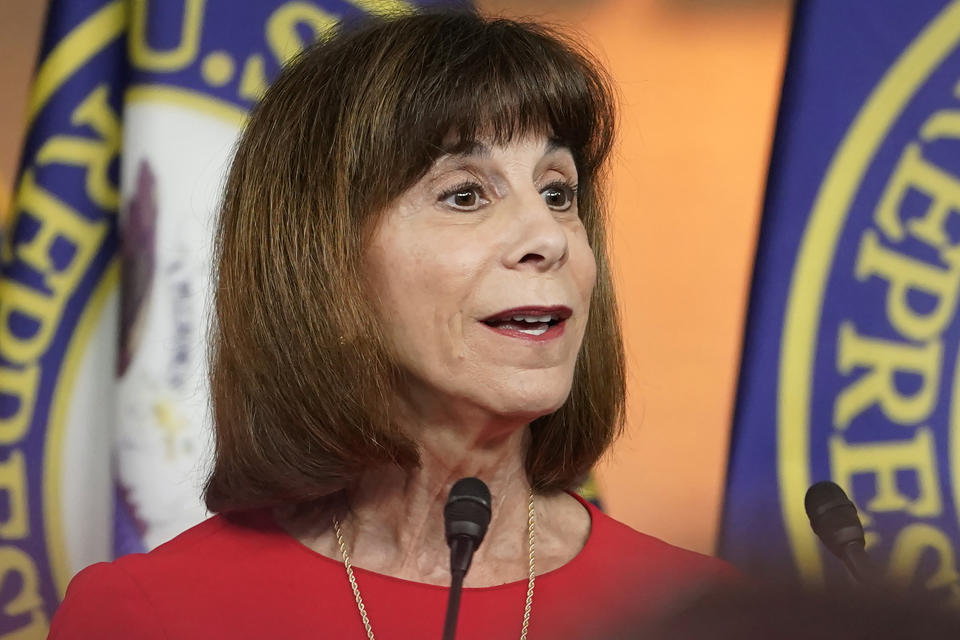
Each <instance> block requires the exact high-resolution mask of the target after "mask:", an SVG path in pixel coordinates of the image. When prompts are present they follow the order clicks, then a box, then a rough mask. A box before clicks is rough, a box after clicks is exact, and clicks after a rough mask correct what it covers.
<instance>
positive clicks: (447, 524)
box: [443, 478, 491, 546]
mask: <svg viewBox="0 0 960 640" xmlns="http://www.w3.org/2000/svg"><path fill="white" fill-rule="evenodd" d="M490 504H491V499H490V489H488V488H487V485H486V484H484V482H483V481H482V480H480V479H479V478H461V479H460V480H457V481H456V482H455V483H454V485H453V487H452V488H451V489H450V495H449V496H448V497H447V504H446V506H445V507H444V509H443V522H444V529H445V530H446V534H447V542H448V543H449V542H450V541H451V539H452V538H454V537H456V536H469V537H470V538H472V539H473V540H474V545H475V546H479V545H480V542H481V541H482V540H483V537H484V536H485V535H486V534H487V527H488V526H489V525H490Z"/></svg>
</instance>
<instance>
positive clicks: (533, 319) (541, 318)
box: [511, 315, 553, 324]
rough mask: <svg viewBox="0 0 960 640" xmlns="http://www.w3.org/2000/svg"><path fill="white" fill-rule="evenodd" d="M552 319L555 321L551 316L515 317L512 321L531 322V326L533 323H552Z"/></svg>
mask: <svg viewBox="0 0 960 640" xmlns="http://www.w3.org/2000/svg"><path fill="white" fill-rule="evenodd" d="M552 319H553V316H550V315H546V316H513V318H511V320H515V321H517V322H529V323H531V324H532V323H537V322H550V321H551V320H552Z"/></svg>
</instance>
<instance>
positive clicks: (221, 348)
mask: <svg viewBox="0 0 960 640" xmlns="http://www.w3.org/2000/svg"><path fill="white" fill-rule="evenodd" d="M613 136H614V124H613V107H612V102H611V96H610V89H609V87H608V83H607V80H606V78H605V76H604V75H603V74H602V73H601V72H600V71H599V70H598V67H597V66H596V65H595V64H594V63H593V62H591V61H590V58H589V57H588V56H587V55H586V54H585V53H584V52H583V51H582V50H581V49H579V48H578V47H576V46H574V45H572V44H570V43H566V42H564V41H563V40H561V39H560V38H559V37H558V36H556V35H554V34H552V33H550V32H549V31H547V30H545V29H543V28H541V27H537V26H534V25H530V24H520V23H515V22H511V21H505V20H487V19H485V18H482V17H479V16H477V15H475V14H472V13H456V14H449V13H448V14H423V15H414V16H407V17H400V18H394V19H391V20H386V21H379V22H375V23H369V24H365V25H361V26H360V27H358V28H352V29H346V30H343V31H341V32H340V33H338V34H337V35H335V36H333V37H331V38H329V39H327V40H324V41H323V42H321V43H319V44H317V45H316V46H315V47H313V48H312V49H310V50H309V51H307V52H305V53H304V54H303V55H301V56H300V57H299V58H298V59H297V60H296V61H295V62H294V63H293V64H291V65H290V66H289V67H288V68H287V69H286V70H285V71H284V72H283V74H282V75H281V77H280V78H279V80H278V81H277V82H276V83H275V84H274V85H273V86H272V87H271V88H270V90H269V91H268V92H267V94H266V95H265V96H264V98H263V100H262V102H261V103H260V105H259V106H258V107H257V109H256V110H255V112H254V113H253V115H252V117H251V120H250V122H249V124H248V126H247V128H246V131H245V133H244V134H243V137H242V139H241V141H240V143H239V145H238V149H237V154H236V158H235V160H234V163H233V166H232V169H231V172H230V176H229V179H228V182H227V186H226V193H225V199H224V204H223V209H222V213H221V218H220V223H219V230H218V251H217V259H218V262H217V264H218V271H217V278H218V280H217V294H216V302H215V318H214V327H213V329H214V330H213V332H212V340H213V342H212V344H213V347H212V351H211V390H212V397H213V406H214V422H215V430H216V459H215V464H214V468H213V471H212V474H211V476H210V479H209V482H208V484H207V487H206V500H207V505H208V507H209V508H210V510H211V511H213V512H216V513H218V514H219V515H217V516H215V517H213V518H211V519H210V520H208V521H207V522H205V523H203V524H201V525H199V526H197V527H195V528H194V529H192V530H190V531H188V532H186V533H184V534H183V535H181V536H179V537H178V538H176V539H175V540H173V541H172V542H170V543H168V544H166V545H164V546H162V547H160V548H159V549H157V550H155V551H154V552H152V553H149V554H146V555H139V556H128V557H125V558H122V559H120V560H118V561H116V562H114V563H110V564H100V565H95V566H94V567H91V568H89V569H87V570H85V571H84V572H82V573H81V574H79V575H78V576H77V578H75V580H74V581H73V583H72V585H71V587H70V589H69V590H68V593H67V597H66V600H65V602H64V603H63V605H62V607H61V609H60V611H59V612H58V615H57V617H56V619H55V620H54V624H53V632H52V637H54V638H66V637H97V638H110V637H121V636H122V637H124V638H168V639H172V638H193V637H230V638H266V637H276V638H317V637H330V638H362V637H368V638H373V637H374V636H375V635H379V636H380V637H382V638H430V637H437V638H438V637H440V632H441V628H442V621H443V614H444V609H445V603H446V596H447V589H446V585H447V584H448V583H449V580H450V575H449V569H448V566H449V565H448V559H449V552H448V550H447V547H446V543H445V540H444V535H443V524H442V523H443V518H442V509H443V505H444V502H445V500H446V497H447V493H448V491H449V489H450V486H451V484H452V483H453V482H454V481H456V480H457V479H459V478H461V477H464V476H477V477H479V478H481V479H482V480H484V481H485V482H486V483H487V485H488V486H489V487H490V491H491V492H492V494H493V518H492V520H491V523H490V527H489V531H488V532H487V535H486V539H485V540H484V542H483V544H482V545H481V546H480V548H479V550H478V552H477V553H476V555H475V557H474V560H473V564H472V568H471V570H470V572H469V574H468V575H467V578H466V582H465V586H466V589H465V593H464V596H463V603H462V608H461V612H460V624H459V634H458V637H459V638H464V639H466V638H510V637H517V636H520V637H530V638H563V637H591V636H592V635H594V633H595V630H596V628H597V626H598V625H600V624H602V623H603V622H604V621H606V620H607V619H610V618H616V617H617V616H618V615H619V614H621V613H627V612H629V613H631V614H635V613H636V611H637V610H638V609H646V608H650V607H652V606H653V604H654V603H655V602H657V601H662V600H664V599H666V598H668V597H671V596H673V595H675V594H676V590H677V588H678V587H679V586H681V585H687V586H689V585H690V584H692V583H694V582H697V581H699V580H703V579H705V578H708V577H710V576H714V575H717V574H720V573H723V572H724V571H725V569H724V568H723V565H721V564H720V563H718V562H716V561H713V560H710V559H708V558H705V557H702V556H699V555H696V554H693V553H690V552H686V551H682V550H679V549H675V548H673V547H670V546H668V545H666V544H664V543H662V542H659V541H657V540H655V539H652V538H649V537H647V536H644V535H642V534H640V533H637V532H635V531H633V530H631V529H629V528H627V527H625V526H624V525H621V524H619V523H616V522H614V521H613V520H611V519H610V518H608V517H606V516H604V515H603V514H601V513H600V512H599V511H597V510H596V509H595V508H593V507H591V506H589V505H588V504H586V503H585V502H584V501H582V500H581V499H579V498H577V497H576V496H575V495H573V494H572V493H569V492H568V490H569V489H570V488H571V487H574V486H576V484H577V482H578V481H579V480H580V479H582V478H583V477H584V475H585V474H586V473H587V471H588V470H589V469H590V468H591V466H592V465H593V464H594V463H595V462H596V461H597V459H598V458H599V456H600V455H601V454H602V453H603V452H604V450H605V449H606V448H607V446H608V444H609V443H610V441H611V439H612V438H613V436H614V435H615V434H616V432H617V431H618V429H619V428H620V425H621V421H622V413H623V398H624V374H623V355H622V347H621V342H620V332H619V327H618V324H617V319H616V313H615V306H614V300H613V294H612V289H611V282H610V274H609V268H608V264H607V258H606V253H605V240H604V214H603V207H602V199H601V190H600V182H601V178H602V173H603V168H604V165H605V162H606V159H607V156H608V155H609V152H610V147H611V144H612V140H613Z"/></svg>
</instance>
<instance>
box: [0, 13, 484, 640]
mask: <svg viewBox="0 0 960 640" xmlns="http://www.w3.org/2000/svg"><path fill="white" fill-rule="evenodd" d="M433 3H436V4H439V2H419V3H413V2H410V1H408V0H320V1H316V2H303V1H283V0H250V1H245V2H232V1H229V0H178V1H175V2H148V1H147V0H52V1H51V3H50V6H49V9H48V17H47V24H46V28H45V33H44V37H43V42H42V45H41V51H40V57H39V62H38V65H37V69H36V76H35V80H34V85H33V88H32V91H31V95H30V101H29V106H28V131H27V138H26V143H25V146H24V149H23V153H22V160H21V169H20V173H19V176H18V184H17V190H16V194H15V196H14V202H13V206H12V211H11V213H12V215H11V219H10V222H9V226H8V228H7V230H6V233H5V237H4V245H3V255H2V262H0V491H2V492H3V495H2V498H3V499H2V500H0V571H2V575H3V588H2V590H0V592H2V593H0V601H2V603H0V639H6V638H10V639H13V638H18V639H32V638H44V637H45V636H46V632H47V624H48V621H49V618H50V616H51V614H52V612H53V610H54V608H55V607H56V605H57V603H58V602H59V599H60V598H61V597H62V594H63V592H64V590H65V589H66V585H67V583H68V582H69V580H70V578H71V577H72V575H73V574H74V573H75V572H76V571H78V570H79V569H80V568H82V567H83V566H86V565H87V564H90V563H91V562H95V561H98V560H103V559H109V558H111V557H113V556H115V555H119V554H122V553H127V552H131V551H141V550H145V549H150V548H152V547H154V546H156V545H157V544H159V543H161V542H163V541H165V540H167V539H169V538H170V537H172V536H173V535H175V534H177V533H178V532H180V531H182V530H183V529H185V528H187V527H189V526H191V525H193V524H195V523H196V522H198V521H199V520H201V519H203V518H204V517H205V516H206V512H205V511H204V508H203V504H202V501H201V498H200V488H201V483H202V479H203V474H204V472H205V471H206V464H207V462H206V460H207V457H208V456H209V453H210V438H209V429H210V424H209V420H210V418H209V411H208V405H207V402H208V401H207V390H206V387H205V376H206V370H205V347H204V334H205V330H206V326H207V316H208V310H207V305H208V298H209V290H210V282H209V275H210V252H211V236H212V230H213V226H214V213H215V211H216V206H217V201H218V196H219V192H220V189H221V187H222V184H223V180H224V176H225V171H226V167H227V165H228V162H229V159H230V155H231V150H232V147H233V144H234V142H235V140H236V137H237V134H238V132H239V129H240V127H241V126H242V124H243V122H244V119H245V117H246V113H247V111H248V110H249V108H250V107H251V106H252V105H253V104H254V103H255V102H256V101H257V99H258V98H259V96H260V95H261V94H262V93H263V91H264V90H265V88H266V87H267V85H268V83H269V82H270V80H271V79H272V78H273V77H275V75H276V74H277V72H278V71H279V69H280V67H281V65H282V64H283V62H285V61H286V60H288V59H289V58H290V57H291V56H293V55H294V54H296V53H297V52H298V51H300V50H301V49H302V48H303V47H305V46H306V45H307V44H308V43H309V42H311V41H312V40H313V39H315V38H317V37H318V36H320V35H321V34H323V33H325V32H327V31H328V30H330V29H332V28H334V27H335V25H336V24H337V22H338V21H339V20H341V19H343V18H350V17H353V16H358V15H360V14H362V13H373V14H387V13H394V12H407V11H411V10H414V9H415V6H416V5H423V4H433ZM443 4H448V5H450V4H466V3H463V2H461V3H457V2H450V1H448V2H444V3H443Z"/></svg>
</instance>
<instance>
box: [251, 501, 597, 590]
mask: <svg viewBox="0 0 960 640" xmlns="http://www.w3.org/2000/svg"><path fill="white" fill-rule="evenodd" d="M566 493H567V494H568V495H570V496H572V497H573V498H574V499H575V500H576V501H577V502H579V503H580V505H581V506H582V507H583V508H584V509H585V510H586V512H587V517H588V518H590V531H589V533H588V534H587V540H586V542H584V544H583V546H582V547H581V548H580V550H579V551H578V552H577V553H576V555H574V556H573V557H572V558H570V560H569V561H567V562H566V563H564V564H562V565H560V566H559V567H557V568H555V569H551V570H550V571H547V572H545V573H540V574H537V580H543V579H549V580H551V581H552V580H553V578H551V577H550V576H554V575H556V574H558V573H559V572H561V571H564V570H569V569H570V568H572V567H573V566H574V565H579V564H580V563H582V562H584V561H585V560H584V557H585V556H587V555H588V553H590V552H591V551H592V547H593V545H594V538H595V535H594V534H595V533H596V523H597V518H596V517H595V512H596V511H597V508H596V507H595V506H594V505H593V504H591V503H590V502H588V501H587V500H585V499H584V498H583V497H582V496H580V495H579V494H577V493H574V492H573V491H567V492H566ZM264 515H265V516H266V517H265V520H266V521H267V523H268V524H269V527H270V528H271V529H273V530H274V533H277V534H279V535H280V536H281V538H282V539H283V542H284V544H285V545H293V546H294V547H296V548H297V549H298V550H299V552H300V553H303V554H306V555H307V556H309V557H311V558H313V559H315V560H319V561H322V562H327V563H331V564H334V565H337V566H339V567H343V561H342V560H336V559H334V558H331V557H330V556H325V555H323V554H322V553H320V552H319V551H316V550H314V549H311V548H310V547H308V546H307V545H305V544H304V543H302V542H300V541H299V540H297V539H296V538H295V537H293V536H292V535H290V534H289V533H288V532H287V531H286V529H284V528H283V527H281V526H280V525H279V524H278V523H277V521H276V520H275V519H274V517H273V514H272V512H271V511H270V510H266V511H265V514H264ZM353 572H354V573H355V574H358V575H364V576H367V578H368V579H378V580H384V581H387V582H393V583H395V584H399V585H403V586H406V587H408V588H411V589H414V588H416V589H428V590H434V591H448V590H449V589H450V587H448V586H444V585H440V584H430V583H429V582H417V581H415V580H407V579H406V578H397V577H395V576H391V575H387V574H385V573H378V572H376V571H373V570H371V569H364V568H363V567H358V566H356V565H353ZM527 582H528V579H527V578H522V579H520V580H514V581H513V582H505V583H503V584H496V585H490V586H487V587H464V588H463V590H464V592H470V593H482V592H486V591H497V590H507V589H517V588H522V589H524V590H526V588H527Z"/></svg>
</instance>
